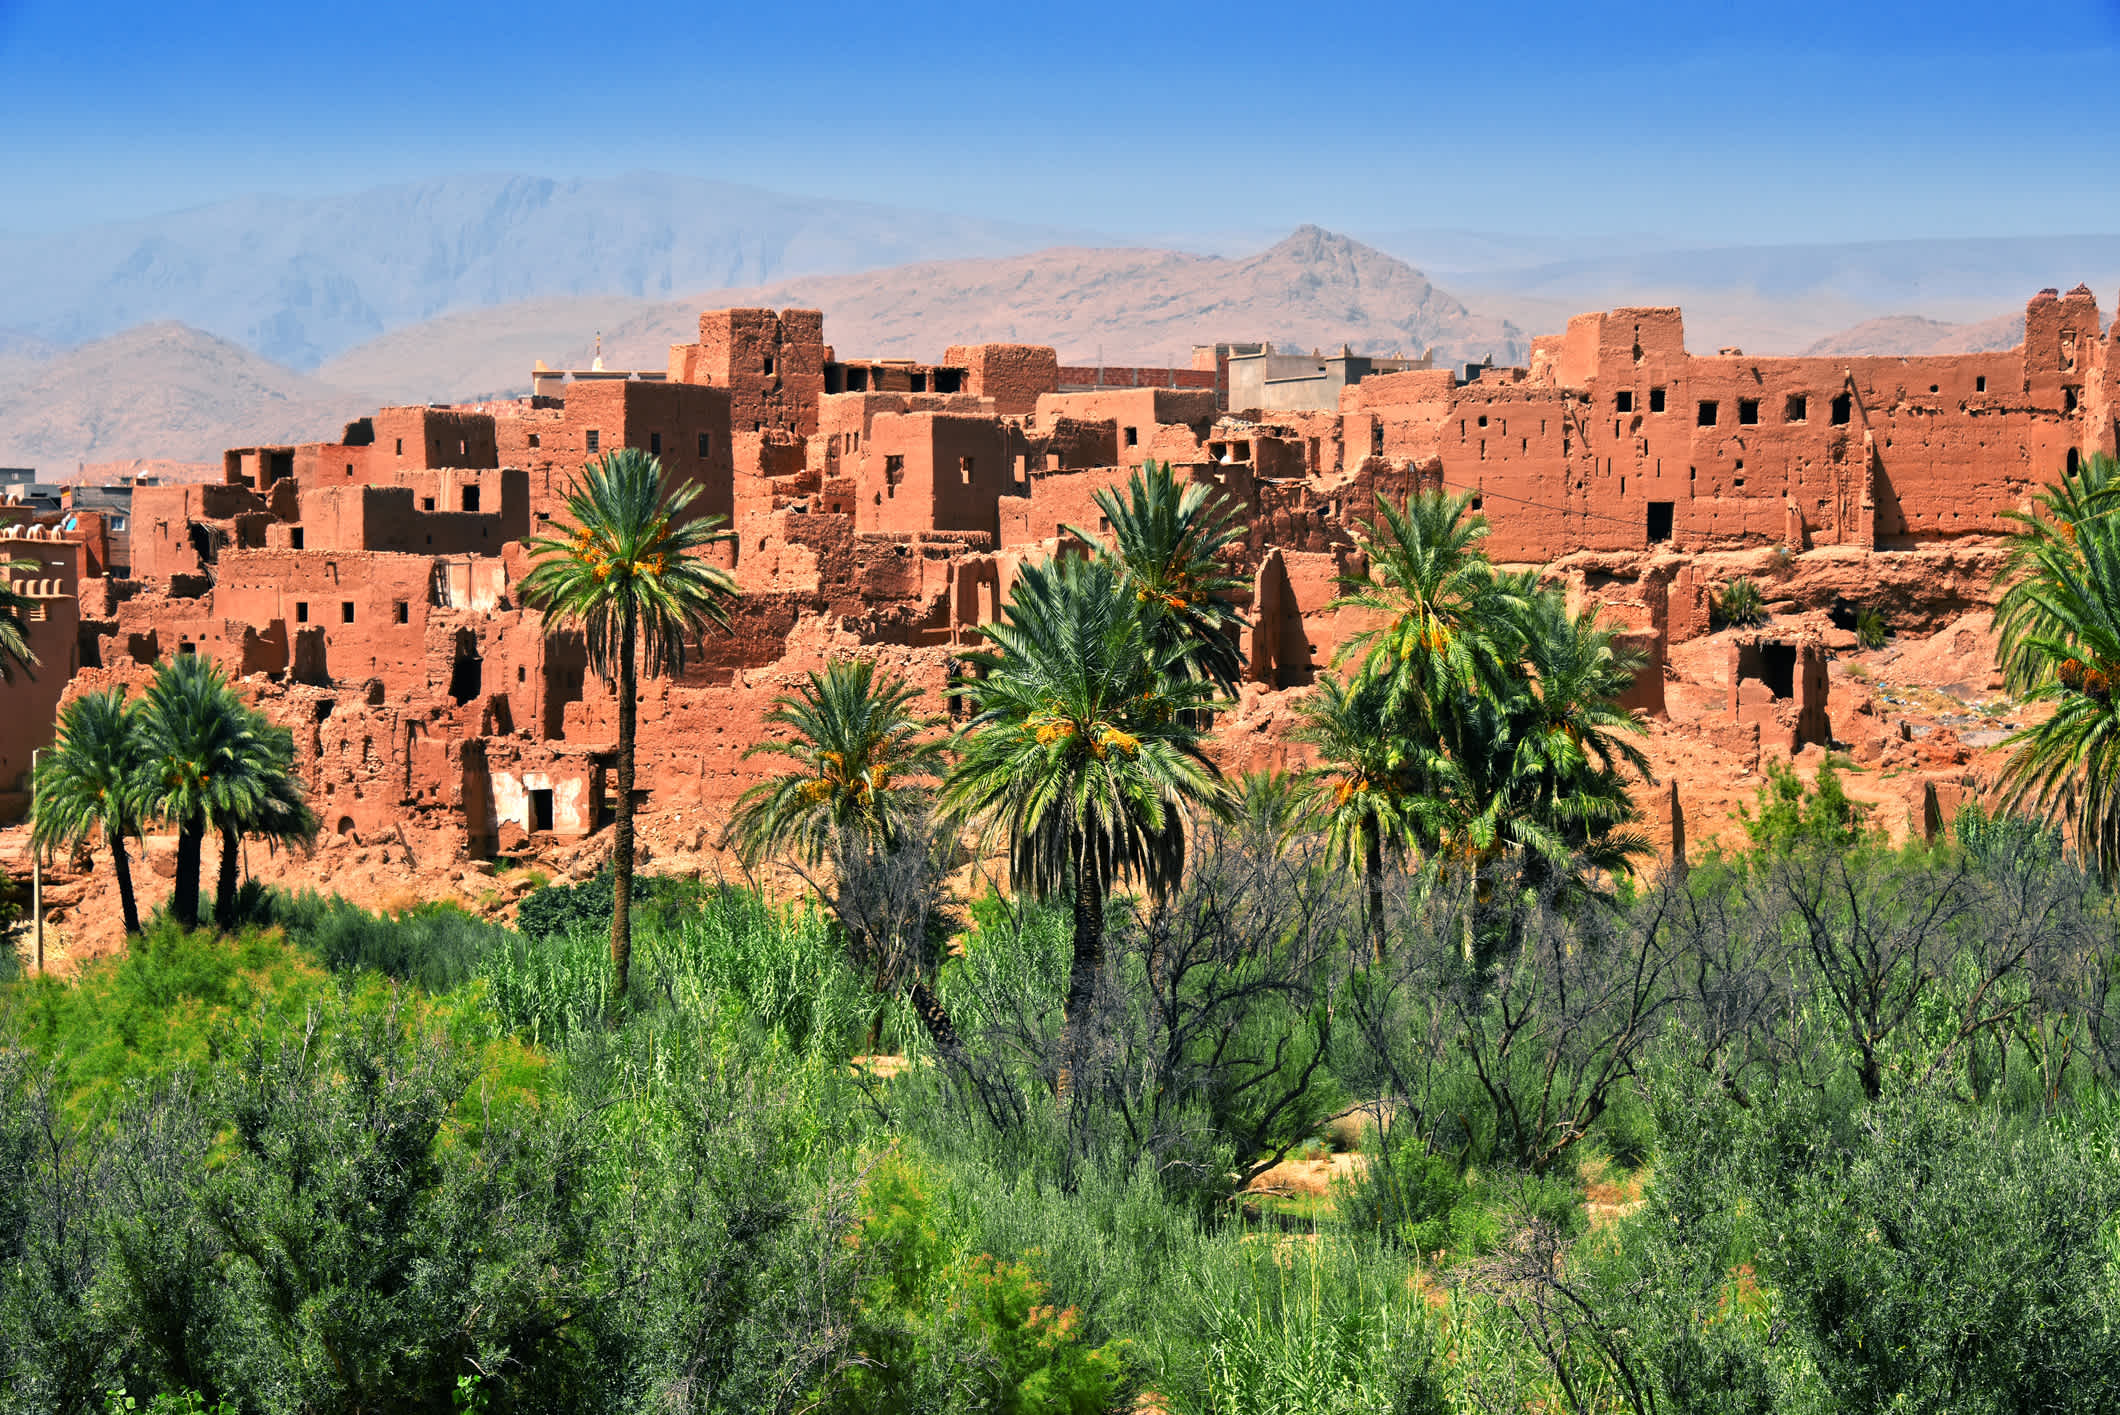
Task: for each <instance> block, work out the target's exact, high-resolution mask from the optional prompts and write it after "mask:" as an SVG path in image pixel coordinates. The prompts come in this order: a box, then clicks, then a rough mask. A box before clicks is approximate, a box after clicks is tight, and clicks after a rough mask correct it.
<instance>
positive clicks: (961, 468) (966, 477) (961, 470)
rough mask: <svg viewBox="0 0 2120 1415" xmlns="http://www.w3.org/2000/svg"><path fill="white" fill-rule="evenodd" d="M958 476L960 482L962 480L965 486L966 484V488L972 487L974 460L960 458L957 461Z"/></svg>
mask: <svg viewBox="0 0 2120 1415" xmlns="http://www.w3.org/2000/svg"><path fill="white" fill-rule="evenodd" d="M957 476H958V478H959V480H961V481H962V482H963V483H964V484H965V485H966V486H970V485H971V484H972V459H971V458H969V457H959V458H958V459H957Z"/></svg>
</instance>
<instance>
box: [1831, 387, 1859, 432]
mask: <svg viewBox="0 0 2120 1415" xmlns="http://www.w3.org/2000/svg"><path fill="white" fill-rule="evenodd" d="M1854 412H1855V399H1854V396H1853V395H1852V394H1847V393H1843V394H1841V395H1840V396H1839V397H1837V398H1835V399H1834V400H1833V425H1834V426H1835V427H1840V426H1843V425H1844V424H1846V422H1847V421H1848V419H1849V418H1850V417H1852V416H1854Z"/></svg>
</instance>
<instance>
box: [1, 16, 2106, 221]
mask: <svg viewBox="0 0 2120 1415" xmlns="http://www.w3.org/2000/svg"><path fill="white" fill-rule="evenodd" d="M2116 80H2120V0H2018V3H2013V4H1994V3H1989V4H1982V5H1972V4H1961V3H1956V0H1936V3H1929V4H1922V5H1915V4H1902V3H1891V4H1876V5H1862V4H1847V3H1843V4H1824V3H1814V0H1800V3H1795V4H1785V5H1779V6H1773V7H1763V6H1749V5H1745V6H1739V5H1658V4H1636V5H1627V6H1616V7H1609V8H1605V7H1598V6H1592V5H1566V6H1563V5H1551V4H1543V3H1531V4H1519V5H1479V4H1465V3H1457V4H1452V5H1446V6H1427V5H1419V4H1364V3H1354V4H1341V5H1337V6H1333V5H1310V6H1305V5H1291V4H1286V3H1283V4H1280V5H1274V6H1262V5H1250V4H1243V3H1231V4H1224V5H1203V4H1197V3H1195V4H1186V5H1162V4H1153V3H1143V4H1133V5H1127V6H1109V7H1107V6H1097V5H1083V4H1076V5H1070V6H1065V7H1039V6H1034V5H1012V4H1008V3H1002V4H982V5H977V6H969V5H956V4H952V3H948V0H920V3H916V4H904V3H888V0H881V2H880V0H866V3H863V4H859V5H853V6H847V7H844V8H842V7H839V6H836V5H832V4H826V3H821V2H820V0H796V3H786V0H778V2H777V3H775V2H773V0H769V2H768V3H763V4H756V5H747V6H740V7H732V6H723V5H718V4H703V3H698V2H697V0H675V2H674V3H671V4H669V5H665V6H657V5H652V4H637V5H629V6H623V7H619V6H612V7H608V8H607V7H602V6H594V5H558V6H539V5H535V4H525V3H522V0H511V3H507V4H462V5H450V4H445V3H431V4H425V5H415V4H402V3H396V0H384V2H383V3H370V4H362V5H341V4H334V3H301V2H300V0H282V3H274V4H256V3H251V0H231V3H222V4H216V5H210V6H209V5H198V6H186V5H181V4H168V3H153V4H132V3H103V2H102V0H0V132H4V134H5V135H6V151H7V153H8V156H7V158H6V166H7V169H8V176H9V181H8V182H7V183H6V184H5V186H4V191H5V193H6V194H5V196H4V197H0V230H16V231H34V230H56V229H64V228H66V227H70V226H74V225H79V224H84V223H87V222H91V221H98V220H106V219H114V218H122V217H128V216H139V215H146V214H149V213H152V212H155V211H160V210H167V209H171V208H175V207H182V206H190V205H196V204H200V203H203V202H207V201H212V200H217V199H220V198H223V197H227V196H232V195H237V194H240V193H244V192H253V191H275V192H288V193H320V192H332V191H347V190H354V189H358V188H361V187H365V186H372V185H377V184H382V183H388V182H396V181H405V180H413V179H419V178H426V177H433V176H438V175H445V174H449V173H453V172H463V171H495V170H507V171H520V172H531V173H537V174H541V175H550V176H559V177H569V176H600V175H609V174H614V173H618V172H624V171H630V170H639V169H656V170H664V171H673V172H683V173H690V174H694V175H699V176H707V177H716V178H722V179H726V180H733V181H742V182H750V183H755V184H758V185H761V186H767V187H772V188H776V189H780V190H785V191H793V192H801V193H806V194H811V195H820V196H834V197H849V198H860V199H867V200H875V201H884V202H897V203H902V204H906V205H915V206H925V207H933V208H939V209H943V210H951V211H964V212H977V213H981V214H985V215H992V216H998V217H1010V218H1016V219H1022V220H1027V221H1034V222H1038V223H1041V224H1045V223H1051V224H1060V225H1067V226H1075V227H1081V228H1087V229H1095V230H1102V231H1110V232H1115V233H1135V234H1139V233H1150V232H1176V231H1215V230H1233V229H1243V230H1253V229H1257V230H1270V229H1285V228H1287V227H1289V226H1293V225H1295V224H1297V223H1299V222H1303V221H1315V222H1318V223H1320V224H1322V225H1326V226H1331V227H1335V228H1337V229H1343V230H1363V231H1387V230H1401V229H1407V228H1417V227H1447V228H1470V229H1480V230H1491V231H1515V232H1535V233H1543V234H1552V235H1562V236H1575V235H1587V234H1595V233H1616V232H1645V233H1652V234H1656V235H1661V236H1668V237H1674V238H1682V239H1686V240H1696V241H1713V242H1722V241H1730V242H1753V241H1787V240H1848V239H1877V238H1891V237H1897V236H1923V235H1940V236H1948V235H2020V234H2054V233H2064V232H2110V231H2120V103H2115V102H2114V101H2113V100H2112V98H2111V97H2110V95H2111V92H2112V86H2113V84H2114V83H2115V81H2116ZM2101 93H2102V94H2103V95H2104V96H2102V97H2101V96H2100V94H2101Z"/></svg>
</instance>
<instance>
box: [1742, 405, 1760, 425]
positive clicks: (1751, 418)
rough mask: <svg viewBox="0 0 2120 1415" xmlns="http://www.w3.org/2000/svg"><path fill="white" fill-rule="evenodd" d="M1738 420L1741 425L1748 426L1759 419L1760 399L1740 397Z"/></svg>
mask: <svg viewBox="0 0 2120 1415" xmlns="http://www.w3.org/2000/svg"><path fill="white" fill-rule="evenodd" d="M1737 421H1738V422H1739V423H1740V424H1741V425H1744V426H1748V427H1749V426H1751V425H1752V424H1754V423H1757V422H1758V421H1759V400H1758V399H1757V398H1740V399H1738V400H1737Z"/></svg>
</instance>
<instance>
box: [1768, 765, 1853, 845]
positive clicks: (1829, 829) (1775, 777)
mask: <svg viewBox="0 0 2120 1415" xmlns="http://www.w3.org/2000/svg"><path fill="white" fill-rule="evenodd" d="M1766 768H1767V779H1766V782H1765V783H1764V784H1763V785H1762V786H1761V787H1760V788H1759V793H1758V796H1757V797H1756V798H1755V799H1754V801H1753V808H1752V809H1750V810H1748V809H1746V808H1745V806H1744V805H1742V804H1740V805H1739V806H1738V808H1737V814H1738V816H1739V817H1740V818H1741V819H1742V820H1743V821H1744V826H1745V833H1746V834H1747V835H1749V836H1750V837H1751V838H1752V844H1753V846H1754V848H1756V849H1758V850H1761V851H1763V852H1765V853H1767V854H1787V853H1789V852H1790V851H1792V850H1797V849H1801V848H1804V847H1807V846H1823V847H1825V848H1828V849H1836V850H1844V849H1847V848H1848V847H1850V846H1853V845H1858V844H1860V843H1862V842H1863V841H1864V840H1866V839H1869V838H1870V837H1871V835H1872V834H1873V832H1872V830H1871V828H1870V825H1869V817H1870V808H1869V807H1868V806H1867V805H1864V804H1863V803H1862V802H1860V801H1853V800H1850V799H1849V798H1848V793H1847V791H1846V790H1845V789H1844V788H1843V787H1842V786H1841V784H1840V773H1839V772H1838V771H1837V770H1836V769H1835V768H1834V766H1833V759H1832V758H1831V757H1830V756H1829V757H1827V758H1826V759H1825V761H1823V762H1821V763H1820V764H1819V767H1818V776H1817V779H1816V780H1815V781H1814V782H1813V783H1812V784H1811V786H1810V787H1808V788H1806V787H1805V786H1804V784H1803V781H1802V780H1801V778H1799V777H1798V776H1797V775H1796V772H1795V769H1794V768H1792V767H1789V766H1787V765H1785V764H1783V763H1781V762H1777V761H1771V760H1770V761H1769V762H1767V764H1766Z"/></svg>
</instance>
